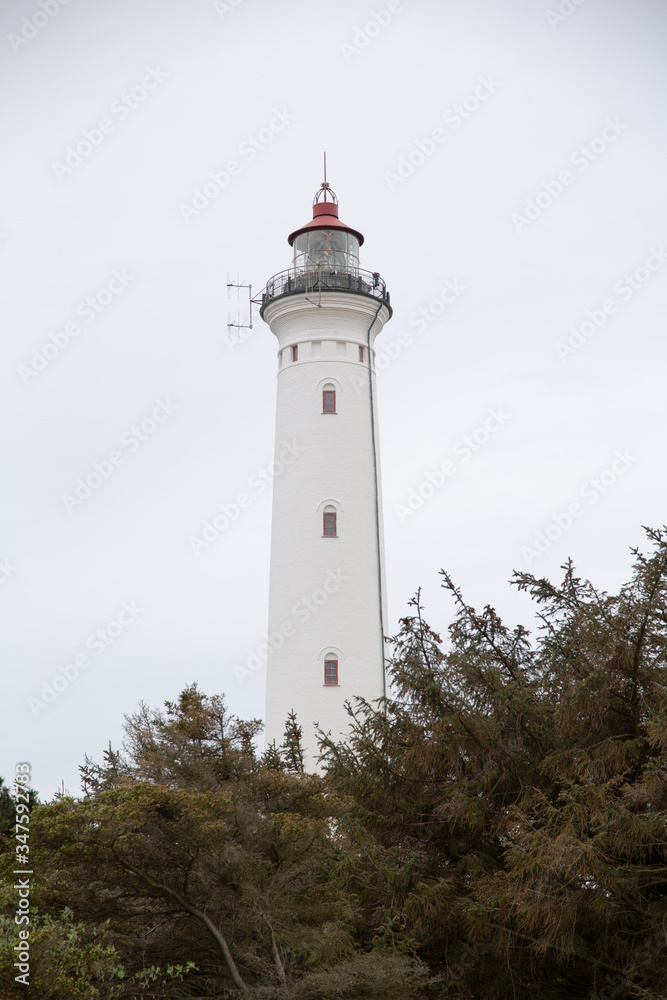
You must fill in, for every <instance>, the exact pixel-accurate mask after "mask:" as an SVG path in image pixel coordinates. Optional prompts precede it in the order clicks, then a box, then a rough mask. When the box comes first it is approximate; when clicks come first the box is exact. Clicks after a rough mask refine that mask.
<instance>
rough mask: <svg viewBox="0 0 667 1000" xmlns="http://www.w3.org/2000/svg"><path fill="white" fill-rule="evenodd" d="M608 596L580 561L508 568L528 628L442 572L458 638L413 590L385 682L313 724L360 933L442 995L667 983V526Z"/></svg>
mask: <svg viewBox="0 0 667 1000" xmlns="http://www.w3.org/2000/svg"><path fill="white" fill-rule="evenodd" d="M648 535H649V539H650V541H651V542H652V545H653V551H652V553H651V555H649V556H648V557H646V556H644V555H642V554H641V553H640V552H638V551H637V550H633V554H634V557H635V563H634V571H633V575H632V579H631V581H630V582H629V583H628V584H627V585H626V586H624V587H622V588H621V590H620V591H619V593H618V594H616V595H612V596H610V595H608V594H607V593H604V592H600V591H598V590H596V589H595V588H594V587H593V586H592V585H591V584H590V583H588V582H582V580H580V579H579V578H578V577H577V576H576V575H575V572H574V569H573V566H572V563H571V562H568V563H567V564H566V566H565V567H564V570H565V576H564V579H563V582H562V584H561V585H560V586H559V587H557V586H554V585H553V584H551V583H550V582H549V581H548V580H545V579H536V578H535V577H533V576H532V575H530V574H525V573H517V574H515V575H514V578H513V583H514V584H515V585H516V586H517V587H518V588H519V589H520V590H522V591H525V592H527V593H528V594H529V595H530V596H531V597H532V598H533V600H534V601H535V602H536V604H537V617H538V622H539V628H538V634H537V637H536V639H535V640H534V642H533V643H531V641H530V636H529V633H528V632H527V631H526V629H525V628H523V627H522V626H518V627H517V628H515V629H512V630H510V629H509V628H507V627H506V626H505V625H504V624H503V623H502V622H501V620H500V619H499V617H498V615H497V614H496V612H495V611H494V609H493V608H492V607H490V606H487V607H486V608H485V609H484V611H483V612H482V613H481V614H478V613H477V612H476V611H475V610H474V609H473V608H472V607H470V606H468V605H467V604H466V603H465V601H464V599H463V597H462V595H461V593H460V592H459V590H458V589H457V588H456V587H455V585H454V583H453V582H452V580H451V578H450V577H449V576H448V575H447V574H446V573H443V587H444V588H445V589H446V590H447V591H448V592H449V593H450V594H451V595H452V597H453V599H454V602H455V606H456V620H455V621H454V622H453V624H452V625H451V626H450V642H449V645H448V647H447V648H446V649H443V645H444V644H443V642H442V640H441V639H440V637H439V635H437V634H436V633H435V632H434V631H432V630H431V629H430V628H429V626H428V625H427V624H426V622H425V621H424V618H423V614H422V608H421V606H420V602H419V595H417V598H416V599H415V600H414V601H413V602H412V607H413V609H414V611H413V614H411V615H410V616H409V617H406V618H404V619H403V620H402V622H401V630H400V632H399V635H398V636H397V638H396V639H395V640H394V643H395V655H394V658H393V661H392V664H391V675H392V692H391V696H390V697H389V698H388V699H387V700H386V702H385V703H384V704H381V705H380V706H372V705H369V704H366V703H364V702H363V701H362V702H359V703H358V704H357V705H355V706H354V707H350V715H351V721H352V725H353V735H352V738H351V739H350V740H349V741H347V742H346V743H336V742H335V741H332V740H331V739H328V738H326V737H324V736H322V745H323V749H324V751H325V755H326V760H327V766H328V769H329V775H330V778H331V780H332V786H333V788H334V790H335V791H336V792H337V793H338V794H340V795H342V796H350V797H352V799H353V800H354V803H355V806H354V809H353V811H352V814H351V816H350V817H349V819H347V820H345V824H346V829H347V834H348V843H349V849H348V851H347V852H346V854H345V855H344V857H343V858H342V860H341V872H342V874H343V875H344V879H345V881H344V885H345V889H346V892H347V893H348V894H350V895H351V894H354V895H356V896H357V897H358V899H359V901H360V905H361V912H362V914H363V924H362V925H361V926H360V927H359V928H358V932H359V933H360V934H365V935H366V938H367V939H368V940H376V941H377V940H378V938H379V939H381V940H384V941H386V942H387V945H388V946H391V947H392V948H394V949H405V950H410V949H412V948H414V949H416V950H417V953H418V954H419V955H420V956H421V957H422V958H424V959H426V960H427V961H428V962H429V964H430V965H431V967H432V968H433V969H434V970H436V971H437V972H438V974H439V976H440V981H441V983H442V989H443V990H444V992H443V993H442V995H443V996H445V995H446V996H447V997H461V998H463V997H466V998H472V997H475V998H477V997H479V998H482V997H484V998H485V1000H493V998H498V1000H500V998H503V1000H504V998H506V997H508V996H511V997H514V998H517V1000H518V998H526V1000H527V998H529V997H530V998H531V1000H532V998H540V1000H542V998H544V1000H556V998H566V997H567V998H571V997H582V998H584V997H585V998H593V997H599V998H602V997H604V998H605V1000H610V998H612V997H613V998H615V1000H626V998H631V997H637V998H639V997H642V998H644V1000H649V998H650V1000H658V998H659V997H664V996H665V994H666V993H667V961H666V955H667V952H666V949H665V943H666V939H665V931H664V927H665V926H666V925H667V536H666V535H665V533H664V532H656V531H648Z"/></svg>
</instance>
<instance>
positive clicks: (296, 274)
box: [260, 267, 391, 315]
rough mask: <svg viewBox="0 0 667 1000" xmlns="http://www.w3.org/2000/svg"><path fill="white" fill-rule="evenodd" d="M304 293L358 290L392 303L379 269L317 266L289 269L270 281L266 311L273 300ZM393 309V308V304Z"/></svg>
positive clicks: (359, 293)
mask: <svg viewBox="0 0 667 1000" xmlns="http://www.w3.org/2000/svg"><path fill="white" fill-rule="evenodd" d="M303 292H354V293H356V294H357V295H370V296H372V298H374V299H379V300H380V301H381V302H383V303H384V304H385V305H386V306H389V292H388V291H387V286H386V284H385V283H384V281H383V280H382V278H381V277H380V275H379V274H378V273H377V271H362V270H361V269H359V268H357V269H355V270H354V271H342V270H340V271H331V270H324V269H323V268H319V269H318V268H315V269H312V270H308V271H302V270H299V269H298V268H297V269H295V268H293V267H291V268H289V269H288V270H287V271H279V272H278V274H274V275H273V277H272V278H269V280H268V281H267V283H266V288H265V289H264V291H263V292H262V304H261V307H260V315H261V313H262V310H263V309H264V307H265V306H266V305H268V303H269V302H271V301H273V299H277V298H278V296H280V295H297V294H299V293H303ZM389 308H390V309H391V307H390V306H389Z"/></svg>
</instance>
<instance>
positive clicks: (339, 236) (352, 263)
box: [294, 229, 359, 274]
mask: <svg viewBox="0 0 667 1000" xmlns="http://www.w3.org/2000/svg"><path fill="white" fill-rule="evenodd" d="M294 269H295V271H301V272H303V271H322V272H325V273H327V274H336V273H338V274H340V273H343V274H357V272H358V270H359V240H358V239H357V238H356V236H353V235H352V233H347V232H345V230H342V229H311V230H310V231H309V232H307V233H301V235H300V236H297V238H296V239H295V241H294Z"/></svg>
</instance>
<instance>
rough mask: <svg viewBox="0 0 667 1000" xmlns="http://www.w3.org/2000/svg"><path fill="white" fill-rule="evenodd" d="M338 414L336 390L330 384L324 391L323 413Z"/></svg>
mask: <svg viewBox="0 0 667 1000" xmlns="http://www.w3.org/2000/svg"><path fill="white" fill-rule="evenodd" d="M335 412H336V388H335V386H333V385H332V384H331V383H330V382H328V383H327V384H326V385H325V386H324V389H322V413H335Z"/></svg>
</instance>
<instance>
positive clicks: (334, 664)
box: [324, 657, 338, 684]
mask: <svg viewBox="0 0 667 1000" xmlns="http://www.w3.org/2000/svg"><path fill="white" fill-rule="evenodd" d="M324 683H325V684H338V660H334V659H330V658H329V657H327V658H326V659H325V661H324Z"/></svg>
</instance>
